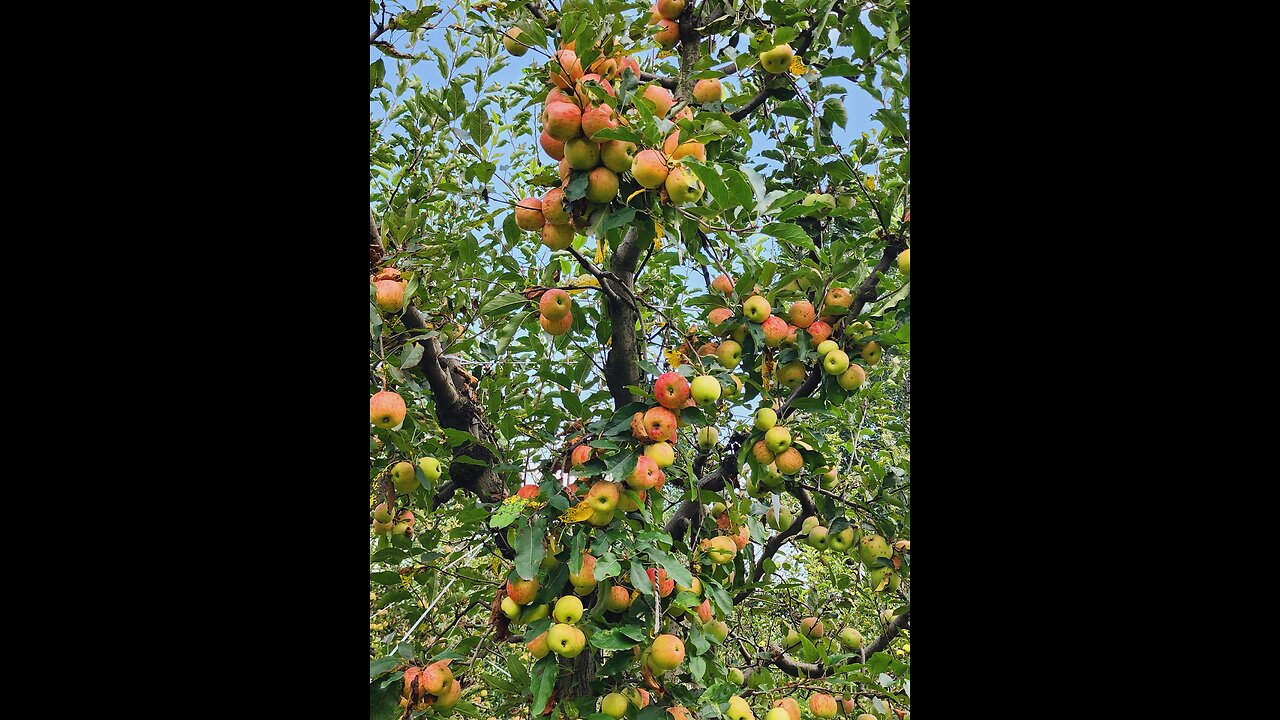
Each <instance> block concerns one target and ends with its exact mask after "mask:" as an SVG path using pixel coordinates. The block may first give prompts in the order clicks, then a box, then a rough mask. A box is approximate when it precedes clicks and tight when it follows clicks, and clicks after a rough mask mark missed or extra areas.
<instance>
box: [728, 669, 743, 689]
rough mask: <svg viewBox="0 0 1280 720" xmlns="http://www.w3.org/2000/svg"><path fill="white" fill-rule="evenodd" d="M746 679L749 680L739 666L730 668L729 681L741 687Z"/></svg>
mask: <svg viewBox="0 0 1280 720" xmlns="http://www.w3.org/2000/svg"><path fill="white" fill-rule="evenodd" d="M746 681H747V678H746V677H745V676H743V674H742V671H741V670H739V669H738V668H729V682H731V683H733V684H734V685H737V686H739V687H741V686H742V683H744V682H746Z"/></svg>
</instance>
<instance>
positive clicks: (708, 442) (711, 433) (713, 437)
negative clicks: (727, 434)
mask: <svg viewBox="0 0 1280 720" xmlns="http://www.w3.org/2000/svg"><path fill="white" fill-rule="evenodd" d="M718 442H720V431H719V430H717V429H716V428H714V427H712V426H710V425H708V426H707V427H704V428H699V429H698V447H700V448H702V449H703V450H710V449H711V448H713V447H715V446H716V443H718Z"/></svg>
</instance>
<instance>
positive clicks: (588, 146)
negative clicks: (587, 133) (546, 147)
mask: <svg viewBox="0 0 1280 720" xmlns="http://www.w3.org/2000/svg"><path fill="white" fill-rule="evenodd" d="M606 107H607V106H606ZM564 159H565V160H567V161H568V162H569V167H571V168H573V169H574V170H590V169H591V168H593V167H595V166H596V165H598V164H599V163H600V145H599V144H598V143H595V142H593V141H591V140H588V139H586V138H584V137H581V136H579V137H575V138H571V139H570V140H569V141H568V142H566V143H565V144H564Z"/></svg>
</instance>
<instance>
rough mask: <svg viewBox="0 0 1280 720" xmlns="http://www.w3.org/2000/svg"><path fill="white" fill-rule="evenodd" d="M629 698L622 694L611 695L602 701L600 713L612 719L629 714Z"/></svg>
mask: <svg viewBox="0 0 1280 720" xmlns="http://www.w3.org/2000/svg"><path fill="white" fill-rule="evenodd" d="M627 705H628V702H627V696H626V695H623V694H622V693H616V692H615V693H609V694H608V695H605V696H604V699H603V700H601V701H600V712H602V713H604V714H605V715H608V716H609V717H612V718H621V717H622V716H624V715H626V714H627Z"/></svg>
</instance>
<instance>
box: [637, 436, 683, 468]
mask: <svg viewBox="0 0 1280 720" xmlns="http://www.w3.org/2000/svg"><path fill="white" fill-rule="evenodd" d="M644 454H645V455H647V456H649V457H651V458H653V461H654V462H655V463H657V464H658V467H660V468H665V467H671V465H672V463H674V462H675V461H676V451H675V448H673V447H671V443H668V442H656V443H654V444H652V445H649V446H648V447H646V448H645V449H644Z"/></svg>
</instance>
